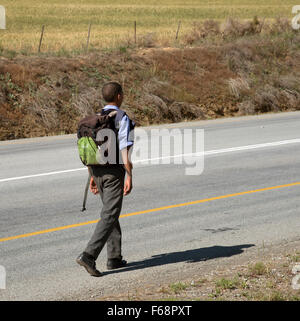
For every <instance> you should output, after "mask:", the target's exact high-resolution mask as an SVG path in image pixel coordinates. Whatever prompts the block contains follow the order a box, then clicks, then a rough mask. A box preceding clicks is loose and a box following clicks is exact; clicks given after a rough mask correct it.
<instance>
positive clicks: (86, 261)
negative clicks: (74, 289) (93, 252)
mask: <svg viewBox="0 0 300 321" xmlns="http://www.w3.org/2000/svg"><path fill="white" fill-rule="evenodd" d="M76 262H77V263H78V264H79V265H81V266H83V267H84V268H85V269H86V270H87V271H88V273H89V274H90V275H92V276H96V277H99V276H102V273H101V272H99V271H98V270H97V269H96V262H95V260H93V259H91V258H89V257H88V256H87V255H86V254H85V253H81V254H80V255H79V256H78V258H77V259H76Z"/></svg>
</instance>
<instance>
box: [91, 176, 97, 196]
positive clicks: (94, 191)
mask: <svg viewBox="0 0 300 321" xmlns="http://www.w3.org/2000/svg"><path fill="white" fill-rule="evenodd" d="M90 191H91V192H92V193H93V194H94V195H97V194H99V190H98V187H97V185H96V183H95V181H94V178H93V176H92V177H91V181H90Z"/></svg>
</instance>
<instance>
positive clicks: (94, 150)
mask: <svg viewBox="0 0 300 321" xmlns="http://www.w3.org/2000/svg"><path fill="white" fill-rule="evenodd" d="M124 115H125V112H124V111H123V110H113V109H109V110H102V111H101V113H98V114H94V115H91V116H87V117H85V118H83V119H81V120H80V121H79V123H78V129H77V138H78V141H77V147H78V152H79V157H80V160H81V161H82V163H83V164H84V165H85V166H101V165H110V164H118V160H119V152H118V139H117V133H118V129H119V122H120V120H121V119H122V118H123V116H124Z"/></svg>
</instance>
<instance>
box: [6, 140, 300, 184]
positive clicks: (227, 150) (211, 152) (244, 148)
mask: <svg viewBox="0 0 300 321" xmlns="http://www.w3.org/2000/svg"><path fill="white" fill-rule="evenodd" d="M299 143H300V138H296V139H290V140H282V141H278V142H271V143H263V144H254V145H245V146H238V147H231V148H223V149H216V150H209V151H205V152H204V156H208V155H217V154H224V153H232V152H236V151H247V150H253V149H259V148H265V147H274V146H281V145H288V144H299ZM197 156H198V157H199V156H200V154H199V153H190V154H180V155H172V156H164V157H156V158H148V159H141V160H137V161H133V164H139V163H146V162H151V161H156V160H163V159H171V158H177V157H197ZM82 170H86V167H81V168H74V169H68V170H63V171H55V172H49V173H41V174H34V175H27V176H19V177H10V178H3V179H0V183H4V182H9V181H16V180H22V179H26V178H34V177H42V176H50V175H57V174H64V173H71V172H77V171H82Z"/></svg>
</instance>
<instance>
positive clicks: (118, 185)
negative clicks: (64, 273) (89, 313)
mask: <svg viewBox="0 0 300 321" xmlns="http://www.w3.org/2000/svg"><path fill="white" fill-rule="evenodd" d="M102 96H103V99H104V100H105V101H106V103H107V105H106V106H105V107H104V108H103V109H102V111H101V114H102V115H108V114H109V113H110V112H111V111H117V112H118V113H119V114H120V115H121V117H119V118H120V121H119V122H118V123H116V124H115V125H116V129H117V130H118V132H117V135H116V136H117V137H116V141H117V157H116V160H117V161H116V164H109V165H107V166H90V167H89V171H90V173H91V175H92V177H91V181H90V190H91V191H92V193H93V194H95V195H96V194H100V197H101V200H102V203H103V207H102V210H101V214H100V215H101V219H100V221H99V222H98V223H97V225H96V228H95V231H94V233H93V235H92V237H91V239H90V241H89V242H88V244H87V246H86V248H85V250H84V252H83V253H81V254H80V255H79V256H78V258H77V259H76V262H77V263H78V264H79V265H81V266H83V267H84V268H85V269H86V270H87V272H88V273H89V274H90V275H92V276H96V277H98V276H101V275H102V274H101V272H100V271H98V270H97V269H96V260H97V258H98V256H99V254H100V252H101V250H102V249H103V247H104V245H105V244H106V245H107V268H108V269H110V270H111V269H117V268H120V267H124V266H125V265H126V263H127V262H126V261H125V260H123V259H122V251H121V241H122V240H121V238H122V235H121V227H120V223H119V216H120V212H121V209H122V202H123V196H125V195H128V194H129V193H130V192H131V190H132V163H131V161H130V151H131V149H132V146H133V137H132V134H133V133H132V130H133V128H134V123H133V122H132V121H131V120H130V119H129V117H128V116H127V115H126V114H125V113H124V112H123V111H121V110H120V107H121V105H122V102H123V90H122V87H121V85H120V84H118V83H116V82H109V83H106V84H105V85H104V86H103V88H102ZM119 154H121V155H119ZM125 177H126V178H125Z"/></svg>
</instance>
